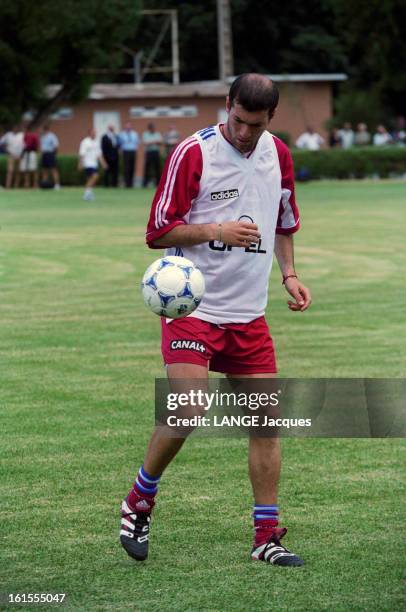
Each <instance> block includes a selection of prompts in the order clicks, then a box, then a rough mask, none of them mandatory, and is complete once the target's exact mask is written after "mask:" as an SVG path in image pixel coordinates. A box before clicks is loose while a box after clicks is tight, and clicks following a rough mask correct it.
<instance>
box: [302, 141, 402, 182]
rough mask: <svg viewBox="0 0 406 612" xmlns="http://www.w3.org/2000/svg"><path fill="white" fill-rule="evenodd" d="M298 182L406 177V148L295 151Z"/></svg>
mask: <svg viewBox="0 0 406 612" xmlns="http://www.w3.org/2000/svg"><path fill="white" fill-rule="evenodd" d="M293 160H294V164H295V170H296V178H298V179H299V180H300V179H301V178H302V179H321V178H336V179H337V178H338V179H344V178H367V177H379V178H387V177H389V176H404V175H406V147H396V146H392V147H352V148H351V149H327V150H321V151H299V150H297V149H296V150H295V149H294V150H293Z"/></svg>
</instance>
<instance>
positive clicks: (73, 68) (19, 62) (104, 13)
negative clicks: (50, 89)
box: [0, 0, 140, 126]
mask: <svg viewBox="0 0 406 612" xmlns="http://www.w3.org/2000/svg"><path fill="white" fill-rule="evenodd" d="M139 10H140V0H113V1H110V2H105V1H104V0H80V1H79V0H52V2H49V0H35V1H31V0H2V2H0V66H1V79H0V125H3V126H8V125H11V124H13V123H15V122H18V121H19V120H20V118H21V116H22V114H23V113H24V112H25V111H27V110H34V119H33V121H32V123H31V125H32V126H35V125H38V124H39V123H41V121H43V120H44V119H45V118H46V117H47V116H48V114H50V113H51V112H52V111H54V110H55V109H56V108H57V107H58V106H59V105H60V104H62V103H66V102H68V101H69V102H77V101H79V100H82V99H83V98H84V97H86V95H87V94H88V91H89V88H90V86H91V84H92V82H93V80H94V74H92V71H93V70H95V69H105V68H106V67H108V68H110V69H111V70H112V71H113V70H114V68H116V67H118V66H119V65H120V63H121V62H122V51H121V50H120V48H119V46H118V45H119V44H120V43H121V42H122V41H123V40H125V39H126V38H128V37H129V36H130V35H131V34H132V33H133V32H134V30H135V28H136V24H137V20H138V17H139ZM50 83H57V84H59V85H60V88H59V90H58V91H56V92H55V94H54V95H53V97H51V98H49V97H48V96H47V93H46V87H47V85H49V84H50Z"/></svg>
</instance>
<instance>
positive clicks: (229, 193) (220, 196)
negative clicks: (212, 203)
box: [210, 189, 240, 200]
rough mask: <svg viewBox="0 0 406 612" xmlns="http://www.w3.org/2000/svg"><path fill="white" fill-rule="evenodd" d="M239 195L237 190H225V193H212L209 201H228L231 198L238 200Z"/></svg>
mask: <svg viewBox="0 0 406 612" xmlns="http://www.w3.org/2000/svg"><path fill="white" fill-rule="evenodd" d="M239 195H240V194H239V193H238V189H226V190H225V191H213V193H211V194H210V199H211V200H230V199H231V198H238V196H239Z"/></svg>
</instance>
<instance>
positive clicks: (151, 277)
mask: <svg viewBox="0 0 406 612" xmlns="http://www.w3.org/2000/svg"><path fill="white" fill-rule="evenodd" d="M141 289H142V295H143V298H144V302H145V304H146V305H147V306H148V308H149V309H150V310H152V312H154V313H155V314H157V315H160V316H161V317H168V318H169V319H180V318H181V317H186V316H187V315H189V314H190V313H191V312H193V311H194V310H195V309H196V308H197V307H198V306H199V304H200V302H201V299H202V297H203V294H204V277H203V274H202V273H201V272H200V270H199V269H198V268H196V266H195V265H194V263H193V262H192V261H190V259H186V257H177V256H174V255H168V256H167V257H162V259H157V260H156V261H154V262H153V263H152V264H151V265H150V266H149V267H148V269H147V270H146V272H145V274H144V276H143V278H142V282H141Z"/></svg>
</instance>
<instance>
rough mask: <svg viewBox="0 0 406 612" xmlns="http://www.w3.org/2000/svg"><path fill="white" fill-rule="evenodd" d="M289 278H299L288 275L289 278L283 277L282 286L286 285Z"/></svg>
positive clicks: (294, 275)
mask: <svg viewBox="0 0 406 612" xmlns="http://www.w3.org/2000/svg"><path fill="white" fill-rule="evenodd" d="M288 278H297V276H296V274H288V275H287V276H282V285H284V284H285V283H286V281H287V280H288Z"/></svg>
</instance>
